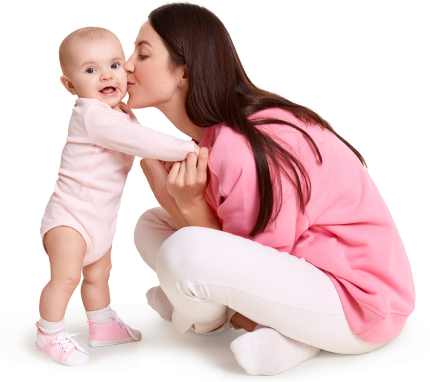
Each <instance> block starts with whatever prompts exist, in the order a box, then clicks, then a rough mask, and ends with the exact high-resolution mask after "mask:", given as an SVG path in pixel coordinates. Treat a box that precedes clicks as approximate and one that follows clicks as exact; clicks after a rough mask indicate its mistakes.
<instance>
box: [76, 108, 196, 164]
mask: <svg viewBox="0 0 430 382" xmlns="http://www.w3.org/2000/svg"><path fill="white" fill-rule="evenodd" d="M84 123H85V128H86V130H87V132H88V135H89V137H90V139H91V141H92V143H93V144H94V145H97V146H101V147H104V148H107V149H110V150H115V151H119V152H122V153H125V154H128V155H135V156H138V157H140V158H150V159H159V160H164V161H178V160H183V159H185V158H186V156H187V154H188V153H190V152H194V147H195V144H194V142H192V141H186V140H184V139H179V138H176V137H173V136H171V135H168V134H164V133H161V132H158V131H154V130H152V129H150V128H148V127H145V126H142V125H141V124H140V123H136V122H133V121H131V120H129V119H128V117H127V116H125V115H124V116H122V115H121V114H120V113H119V112H117V111H115V110H112V109H111V108H110V107H109V106H108V105H105V104H103V103H101V102H92V103H90V104H89V105H88V107H87V108H86V110H85V114H84Z"/></svg>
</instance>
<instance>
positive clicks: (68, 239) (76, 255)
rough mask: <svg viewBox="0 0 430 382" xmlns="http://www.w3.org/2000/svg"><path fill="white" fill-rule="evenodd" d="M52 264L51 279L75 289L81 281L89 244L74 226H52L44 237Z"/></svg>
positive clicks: (66, 287)
mask: <svg viewBox="0 0 430 382" xmlns="http://www.w3.org/2000/svg"><path fill="white" fill-rule="evenodd" d="M43 244H44V246H45V249H46V252H47V254H48V257H49V262H50V266H51V280H52V281H53V282H55V283H59V284H61V285H62V287H63V288H65V289H67V290H71V291H73V290H74V289H75V288H76V287H77V285H78V284H79V282H80V279H81V270H82V266H83V262H84V257H85V254H86V252H87V244H86V243H85V240H84V238H83V237H82V235H81V234H80V233H79V232H78V231H76V230H75V229H74V228H71V227H67V226H59V227H55V228H52V229H51V230H49V231H48V232H46V234H45V235H44V237H43Z"/></svg>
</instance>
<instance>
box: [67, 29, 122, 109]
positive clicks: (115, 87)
mask: <svg viewBox="0 0 430 382" xmlns="http://www.w3.org/2000/svg"><path fill="white" fill-rule="evenodd" d="M70 53H71V54H70V57H71V60H70V62H69V63H68V66H67V68H68V73H67V74H68V76H67V77H68V78H69V80H70V81H71V83H72V84H73V86H72V88H73V87H74V89H76V93H74V92H73V91H71V93H72V94H77V95H78V97H81V98H91V99H98V100H100V101H102V102H104V103H106V104H108V105H109V106H110V107H112V108H115V109H117V108H118V105H119V103H120V101H121V100H122V99H123V98H124V97H125V95H126V94H127V73H126V71H125V70H124V67H123V65H124V63H125V57H124V52H123V50H122V46H121V43H120V42H119V41H118V39H117V38H116V37H114V36H112V37H110V36H107V37H105V38H102V39H96V40H93V41H79V42H76V43H75V44H74V45H73V46H72V47H71V52H70ZM68 90H69V91H70V89H68ZM72 90H73V89H72Z"/></svg>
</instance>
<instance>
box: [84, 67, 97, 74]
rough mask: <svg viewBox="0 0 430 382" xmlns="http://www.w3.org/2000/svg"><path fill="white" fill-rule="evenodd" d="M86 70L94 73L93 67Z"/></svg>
mask: <svg viewBox="0 0 430 382" xmlns="http://www.w3.org/2000/svg"><path fill="white" fill-rule="evenodd" d="M86 72H87V73H90V74H91V73H95V69H94V68H88V69H87V70H86Z"/></svg>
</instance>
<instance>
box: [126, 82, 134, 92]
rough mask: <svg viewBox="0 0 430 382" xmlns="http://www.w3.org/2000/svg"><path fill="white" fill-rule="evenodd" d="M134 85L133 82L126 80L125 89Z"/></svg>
mask: <svg viewBox="0 0 430 382" xmlns="http://www.w3.org/2000/svg"><path fill="white" fill-rule="evenodd" d="M133 85H134V82H130V81H127V90H128V89H130V88H131V87H132V86H133Z"/></svg>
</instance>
